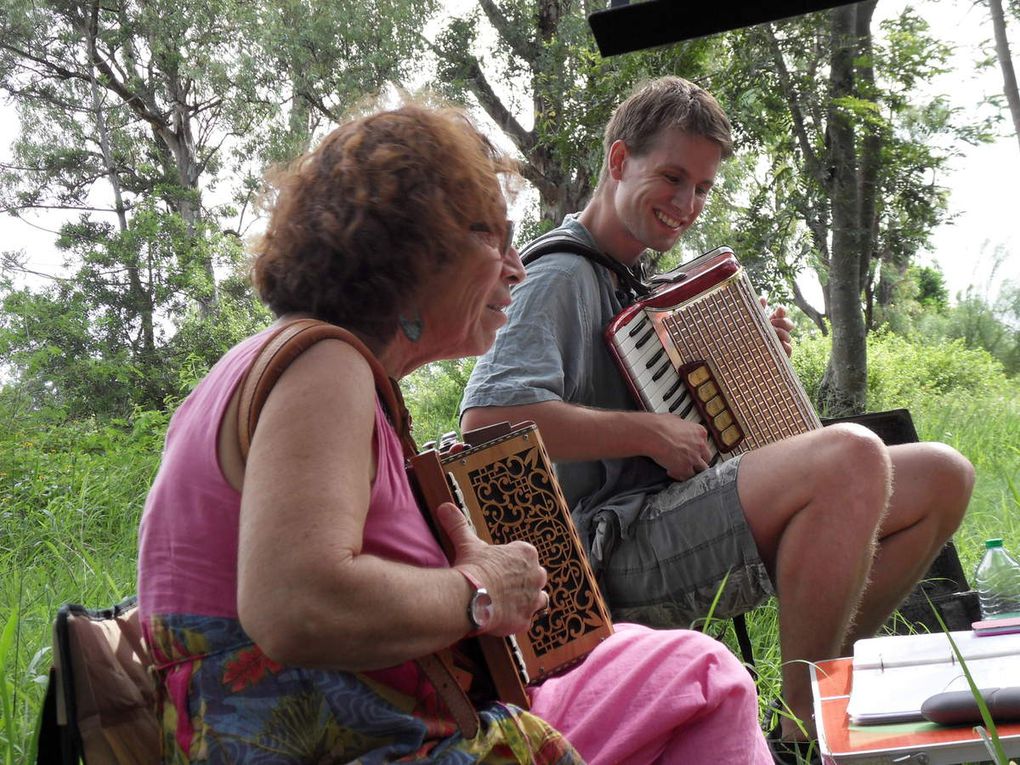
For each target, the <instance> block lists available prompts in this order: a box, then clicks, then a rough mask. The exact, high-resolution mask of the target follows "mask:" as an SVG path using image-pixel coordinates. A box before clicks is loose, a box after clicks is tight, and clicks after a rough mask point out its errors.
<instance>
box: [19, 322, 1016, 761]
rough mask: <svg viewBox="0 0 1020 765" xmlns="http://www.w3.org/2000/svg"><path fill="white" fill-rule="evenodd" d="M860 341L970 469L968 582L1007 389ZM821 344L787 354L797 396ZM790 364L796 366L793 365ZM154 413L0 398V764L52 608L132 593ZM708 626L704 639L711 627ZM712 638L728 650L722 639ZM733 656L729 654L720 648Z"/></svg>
mask: <svg viewBox="0 0 1020 765" xmlns="http://www.w3.org/2000/svg"><path fill="white" fill-rule="evenodd" d="M899 343H900V341H899V340H898V339H894V340H883V339H881V338H879V339H878V340H876V341H874V342H873V344H872V348H871V365H872V370H873V379H872V382H871V384H872V392H871V395H872V406H871V408H872V409H873V410H878V409H887V408H894V407H899V406H907V407H909V408H910V409H911V412H912V414H913V418H914V421H915V425H916V426H917V428H918V431H919V433H920V436H921V438H922V439H926V440H927V439H933V440H940V441H945V442H947V443H949V444H951V445H953V446H955V447H956V448H957V449H959V450H960V451H961V452H962V453H963V454H965V455H966V456H967V457H968V458H969V459H970V460H971V461H972V462H973V463H974V464H975V466H976V467H977V472H978V482H977V487H976V491H975V495H974V499H973V501H972V503H971V508H970V511H969V513H968V516H967V518H966V520H965V521H964V524H963V527H962V528H961V529H960V531H959V533H958V534H957V538H956V540H957V547H958V550H959V552H960V556H961V559H962V560H963V563H964V567H965V569H966V570H968V571H971V570H973V567H974V566H975V565H976V563H977V559H978V556H979V555H980V552H981V547H982V545H981V542H982V541H983V540H984V539H985V538H987V537H990V536H1002V537H1003V538H1004V539H1005V540H1006V545H1007V547H1009V548H1010V549H1012V550H1013V551H1017V552H1020V495H1018V487H1020V382H1018V381H1017V380H1006V379H1005V378H1004V377H1003V376H1002V373H1001V371H998V370H997V369H996V368H995V366H994V364H992V365H987V364H986V363H985V362H986V361H987V359H985V358H984V357H981V356H976V357H973V358H972V357H971V356H969V355H968V354H970V353H971V352H963V351H962V349H959V348H955V349H954V348H949V349H948V350H947V348H946V347H945V346H925V347H920V348H918V347H915V346H911V345H910V344H905V345H900V344H899ZM825 353H826V348H825V347H824V341H806V342H804V343H802V344H801V347H800V349H799V350H798V358H797V363H798V365H800V366H799V371H800V372H801V374H802V376H803V377H804V379H805V382H806V383H807V384H808V386H809V387H811V386H812V385H814V384H816V383H817V377H818V375H819V374H820V372H819V371H818V368H819V367H818V364H816V363H815V357H816V356H817V357H819V358H822V359H823V360H824V354H825ZM468 366H469V365H453V366H451V368H450V369H448V370H442V369H441V368H440V369H439V370H438V371H437V369H431V370H428V371H427V374H423V375H418V376H416V377H415V378H414V379H412V380H409V381H408V383H409V384H408V385H407V386H406V389H407V391H408V404H409V406H410V408H411V410H412V414H413V415H414V417H415V421H416V423H418V431H417V432H418V434H419V438H420V439H421V440H426V439H427V438H430V437H434V435H436V434H438V433H440V432H442V431H443V430H448V429H451V428H452V427H453V426H454V425H455V423H456V415H455V410H456V405H457V399H459V389H460V388H459V386H460V385H462V380H463V379H464V378H463V375H464V374H466V370H467V368H468ZM801 367H802V368H801ZM167 420H168V415H167V414H165V413H161V412H138V413H136V415H135V416H134V417H133V418H131V419H130V420H126V421H114V422H95V421H87V422H62V421H60V419H59V417H56V416H54V415H52V414H47V413H39V412H35V413H33V412H25V411H20V410H18V407H17V406H16V405H15V404H14V403H13V402H12V399H11V398H10V397H9V396H8V397H4V396H2V395H0V715H2V719H0V761H2V763H3V764H4V765H13V763H22V762H30V761H32V758H33V754H34V745H35V742H34V732H35V729H36V724H37V718H38V713H39V709H40V704H41V701H42V697H43V690H44V683H45V679H46V675H47V670H48V668H49V663H50V659H51V656H50V640H51V635H50V630H51V625H52V620H53V617H54V615H55V614H56V611H57V609H58V608H59V607H60V605H61V604H63V603H65V602H76V603H82V604H85V605H88V606H93V607H99V606H107V605H110V604H112V603H114V602H116V601H118V600H120V599H122V598H123V597H125V596H126V595H129V594H131V593H133V592H135V559H136V544H137V525H138V519H139V516H140V513H141V509H142V505H143V503H144V499H145V494H146V491H147V489H148V486H149V484H150V482H151V480H152V478H153V476H154V474H155V471H156V469H157V466H158V462H159V454H160V450H161V447H162V439H163V434H164V431H165V427H166V423H167ZM748 622H749V627H750V632H751V640H752V643H753V645H754V651H755V657H756V659H757V661H758V669H759V672H760V675H761V679H760V687H761V689H762V699H763V700H767V699H770V698H773V697H775V696H776V695H778V689H779V676H780V657H779V652H778V643H777V640H776V611H775V607H774V605H766V606H765V607H763V608H760V609H757V610H756V611H755V612H753V613H752V614H750V615H749V618H748ZM725 627H726V625H725V624H723V623H716V624H714V625H712V628H711V629H710V631H711V632H715V631H717V630H719V629H722V628H725ZM726 639H729V638H728V637H727V638H726ZM734 648H735V644H734Z"/></svg>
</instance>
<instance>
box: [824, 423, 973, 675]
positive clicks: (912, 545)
mask: <svg viewBox="0 0 1020 765" xmlns="http://www.w3.org/2000/svg"><path fill="white" fill-rule="evenodd" d="M889 456H890V458H891V459H892V464H893V493H892V497H891V498H890V501H889V512H888V513H886V516H885V520H884V521H883V523H882V526H881V528H880V529H879V532H878V553H877V555H876V556H875V562H874V564H873V565H872V568H871V584H870V585H869V586H868V588H867V589H866V590H865V591H864V595H863V597H862V599H861V603H860V608H859V610H858V614H857V619H856V622H855V624H854V626H853V628H852V629H851V630H850V632H849V633H848V634H847V637H846V641H845V642H844V644H843V646H842V652H841V653H842V655H844V656H848V655H850V653H851V652H852V651H853V643H854V641H855V640H857V639H858V638H861V637H871V636H872V635H874V634H875V632H877V631H878V630H879V628H881V626H882V625H883V624H885V622H886V621H887V620H888V619H889V617H890V616H891V615H892V613H893V611H895V610H896V608H898V607H899V605H900V604H901V603H902V602H903V601H904V599H906V597H907V596H908V595H909V594H910V592H911V590H913V588H914V586H915V585H916V584H917V582H918V581H920V579H921V577H923V576H924V575H925V573H926V572H927V571H928V569H929V568H931V564H932V561H934V560H935V558H936V557H937V556H938V554H939V552H940V551H941V550H942V547H943V546H944V545H945V543H946V541H947V540H949V538H950V537H951V536H952V535H953V532H955V531H956V529H957V528H958V527H959V525H960V522H961V521H962V520H963V516H964V513H965V512H966V510H967V503H968V502H969V501H970V495H971V491H972V490H973V488H974V467H973V466H972V465H971V464H970V462H968V461H967V459H966V458H965V457H963V455H961V454H960V453H959V452H957V451H956V450H955V449H952V448H951V447H949V446H946V445H945V444H939V443H919V444H904V445H902V446H892V447H889Z"/></svg>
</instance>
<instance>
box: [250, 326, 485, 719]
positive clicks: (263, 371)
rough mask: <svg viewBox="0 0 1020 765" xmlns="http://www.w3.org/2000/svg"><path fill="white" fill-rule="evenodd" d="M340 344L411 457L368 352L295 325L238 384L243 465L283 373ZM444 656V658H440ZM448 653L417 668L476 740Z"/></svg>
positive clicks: (321, 330)
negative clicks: (368, 379)
mask: <svg viewBox="0 0 1020 765" xmlns="http://www.w3.org/2000/svg"><path fill="white" fill-rule="evenodd" d="M328 339H333V340H342V341H343V342H345V343H347V344H349V345H351V346H352V347H353V348H354V349H355V350H357V351H358V352H359V353H360V354H361V355H362V356H364V358H365V361H367V362H368V365H369V367H371V369H372V375H373V376H374V377H375V387H376V391H377V392H378V395H379V398H380V399H381V400H382V403H383V407H384V408H385V409H386V412H387V414H388V415H389V417H390V421H391V422H392V423H393V427H394V429H395V430H396V431H397V434H398V435H399V436H400V443H401V446H402V447H403V450H404V457H405V459H407V458H410V457H413V456H414V455H415V454H416V453H417V451H418V449H417V447H416V446H415V444H414V439H413V438H412V436H411V428H410V418H409V416H408V414H407V408H406V407H405V406H404V400H403V397H402V396H401V395H400V388H398V387H397V384H396V383H395V382H394V381H393V380H392V379H391V378H390V377H389V376H388V375H387V374H386V371H385V370H384V369H383V368H382V364H380V363H379V360H378V359H377V358H376V357H375V355H374V354H373V353H372V351H371V350H369V348H368V346H366V345H365V344H364V343H363V342H361V340H359V339H358V338H357V337H356V336H355V335H353V334H352V333H351V332H349V331H347V330H346V329H344V328H343V327H338V326H336V325H335V324H329V323H328V322H324V321H319V320H318V319H298V320H296V321H292V322H289V323H287V324H284V325H283V326H282V327H280V328H279V329H277V330H276V331H275V332H274V333H273V334H271V335H270V336H269V339H267V340H266V342H265V344H264V345H263V346H262V350H261V351H259V354H258V356H257V357H256V359H255V363H254V364H252V366H251V367H250V368H249V370H248V372H247V374H246V375H245V377H244V379H243V380H242V382H241V392H240V396H239V399H238V406H237V435H238V442H239V446H240V448H241V459H242V460H243V461H245V462H247V460H248V451H249V449H251V439H252V436H253V435H254V433H255V426H256V424H257V423H258V419H259V414H260V413H261V412H262V407H263V406H265V403H266V399H267V398H269V393H270V391H272V389H273V386H274V385H275V384H276V381H277V380H279V379H280V376H281V375H282V374H283V373H284V371H285V370H286V369H287V367H288V366H289V365H290V364H291V363H292V362H293V361H294V359H296V358H297V357H298V356H300V355H301V354H302V353H304V352H305V351H306V350H308V349H309V348H311V347H312V346H313V345H315V344H316V343H317V342H319V341H320V340H328ZM444 654H446V656H444ZM448 654H449V651H448V650H447V651H444V652H441V653H434V654H430V655H428V656H423V657H421V658H419V659H417V662H418V666H419V667H420V668H421V670H422V672H424V673H425V675H426V677H428V679H429V681H430V682H431V683H432V685H433V686H434V687H435V689H436V692H437V693H438V694H439V696H440V698H442V699H443V701H444V702H445V703H446V706H447V708H448V709H449V710H450V714H451V715H453V719H454V720H455V721H456V723H457V727H458V728H460V731H461V733H462V734H463V735H464V737H465V738H469V739H470V738H474V737H475V735H476V734H477V733H478V727H479V720H478V713H477V712H476V711H475V707H474V705H473V704H472V703H471V700H470V699H468V697H467V694H466V693H465V692H464V689H463V688H461V687H460V684H459V683H457V681H456V679H454V676H453V673H452V671H451V666H452V660H451V659H450V658H449V656H448Z"/></svg>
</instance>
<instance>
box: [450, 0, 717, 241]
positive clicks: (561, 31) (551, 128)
mask: <svg viewBox="0 0 1020 765" xmlns="http://www.w3.org/2000/svg"><path fill="white" fill-rule="evenodd" d="M478 6H479V7H478V8H476V9H473V10H471V11H469V12H468V13H466V14H464V15H463V16H460V17H455V18H453V19H451V21H450V22H449V23H448V24H447V26H446V27H445V29H444V30H443V32H442V33H441V34H440V35H439V36H438V37H437V40H436V41H435V43H434V44H433V46H432V49H433V52H434V53H435V54H436V56H437V58H438V61H439V66H438V71H439V81H440V82H442V83H446V86H445V87H446V91H447V93H448V94H449V95H451V96H452V97H454V98H458V99H465V100H466V99H467V98H468V97H469V96H470V97H471V98H473V99H474V100H475V101H476V102H477V104H478V105H479V106H480V107H481V108H482V110H483V111H484V113H485V114H486V115H487V116H488V118H489V119H491V121H492V122H493V123H494V124H495V125H496V126H497V128H498V129H499V130H500V131H502V133H503V135H504V136H506V138H507V139H508V140H509V141H510V142H511V143H512V144H513V146H514V147H515V148H516V149H517V151H518V152H519V153H520V156H521V158H522V172H523V175H524V177H525V179H526V180H527V181H528V182H529V183H531V184H532V186H534V188H535V189H536V191H537V192H538V197H539V217H540V219H541V220H542V221H543V222H544V224H545V225H546V226H548V225H550V224H558V223H559V222H560V220H562V218H563V216H564V215H565V214H566V213H569V212H576V211H577V210H580V209H581V208H582V207H583V206H584V205H585V204H586V203H587V201H588V198H589V197H590V196H591V192H592V190H593V189H594V186H595V182H596V181H597V177H598V171H599V168H600V167H601V162H602V130H603V128H604V127H605V124H606V122H607V121H608V120H609V116H610V114H611V113H612V111H613V109H614V108H615V107H616V105H617V104H618V103H619V102H620V101H621V100H623V98H624V97H625V96H626V95H627V94H628V93H629V91H630V90H631V88H632V87H633V86H634V84H635V83H636V82H637V81H638V80H639V79H642V78H648V77H654V76H658V75H661V74H664V73H667V72H677V73H682V74H683V75H684V76H685V77H688V78H690V79H697V77H698V74H699V73H701V72H703V71H704V70H705V66H706V63H707V61H708V55H709V51H710V45H709V43H708V42H707V41H704V40H699V41H693V42H688V43H681V44H677V45H674V46H670V47H668V48H663V49H660V50H657V51H650V52H642V53H637V54H632V55H629V56H623V57H616V58H612V59H603V58H602V57H601V56H600V55H599V54H598V52H597V49H596V48H595V44H594V40H593V39H592V38H591V34H590V31H589V28H588V24H587V14H588V13H590V12H591V11H593V10H595V8H596V4H595V3H594V2H590V1H586V2H583V3H575V2H569V1H565V0H481V2H479V4H478ZM483 18H484V22H483ZM490 37H491V42H490ZM482 49H484V50H485V53H481V52H480V50H482ZM522 94H524V95H522ZM529 122H530V123H531V127H530V128H528V127H527V124H528V123H529Z"/></svg>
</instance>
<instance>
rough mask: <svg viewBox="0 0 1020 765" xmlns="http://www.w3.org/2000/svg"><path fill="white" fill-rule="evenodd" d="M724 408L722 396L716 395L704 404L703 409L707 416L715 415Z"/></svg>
mask: <svg viewBox="0 0 1020 765" xmlns="http://www.w3.org/2000/svg"><path fill="white" fill-rule="evenodd" d="M725 408H726V405H725V404H724V403H723V400H722V396H716V397H715V398H713V399H711V400H709V402H708V403H707V404H705V411H706V412H708V416H709V417H715V416H716V415H717V414H719V412H721V411H722V410H723V409H725Z"/></svg>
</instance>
